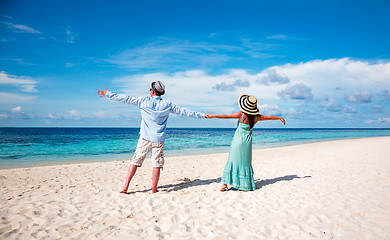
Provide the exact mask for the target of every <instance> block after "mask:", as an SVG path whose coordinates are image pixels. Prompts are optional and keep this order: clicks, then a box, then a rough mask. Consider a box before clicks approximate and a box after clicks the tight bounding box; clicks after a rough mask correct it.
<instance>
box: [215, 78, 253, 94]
mask: <svg viewBox="0 0 390 240" xmlns="http://www.w3.org/2000/svg"><path fill="white" fill-rule="evenodd" d="M250 85H251V84H250V82H249V81H248V80H241V79H235V80H234V82H232V83H226V82H225V81H223V82H221V83H217V84H216V85H215V86H214V87H213V89H215V90H217V91H225V92H233V91H236V90H237V87H250Z"/></svg>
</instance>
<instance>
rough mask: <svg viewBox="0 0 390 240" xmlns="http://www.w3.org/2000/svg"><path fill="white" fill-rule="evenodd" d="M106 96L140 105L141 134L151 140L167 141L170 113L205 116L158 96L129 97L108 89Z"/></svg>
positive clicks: (195, 116) (197, 116)
mask: <svg viewBox="0 0 390 240" xmlns="http://www.w3.org/2000/svg"><path fill="white" fill-rule="evenodd" d="M106 97H108V98H110V99H111V100H115V101H118V102H123V103H127V104H133V105H136V106H138V107H139V109H140V110H141V116H142V121H141V130H140V135H141V137H142V138H144V139H146V140H149V141H151V142H157V143H161V142H164V141H165V135H166V134H165V130H166V128H167V121H168V117H169V114H170V113H174V114H177V115H180V116H187V117H194V118H204V117H205V114H204V113H199V112H195V111H191V110H188V109H186V108H182V107H179V106H177V105H174V104H173V103H172V102H170V101H167V100H164V99H162V98H161V97H158V96H154V97H129V96H126V95H123V94H117V93H112V92H110V91H107V93H106Z"/></svg>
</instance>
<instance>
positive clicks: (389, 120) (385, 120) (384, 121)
mask: <svg viewBox="0 0 390 240" xmlns="http://www.w3.org/2000/svg"><path fill="white" fill-rule="evenodd" d="M366 123H370V124H386V125H387V124H390V118H378V119H376V120H367V121H366Z"/></svg>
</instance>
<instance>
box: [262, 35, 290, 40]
mask: <svg viewBox="0 0 390 240" xmlns="http://www.w3.org/2000/svg"><path fill="white" fill-rule="evenodd" d="M267 38H268V39H276V40H287V39H288V37H287V36H286V35H284V34H276V35H272V36H268V37H267Z"/></svg>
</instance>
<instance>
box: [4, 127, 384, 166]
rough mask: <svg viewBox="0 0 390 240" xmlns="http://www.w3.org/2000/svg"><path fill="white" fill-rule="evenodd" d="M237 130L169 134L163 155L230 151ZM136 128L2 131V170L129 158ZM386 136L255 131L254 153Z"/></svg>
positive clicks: (180, 130)
mask: <svg viewBox="0 0 390 240" xmlns="http://www.w3.org/2000/svg"><path fill="white" fill-rule="evenodd" d="M234 131H235V128H211V129H205V128H170V129H167V140H166V142H165V151H164V153H165V156H173V155H192V154H204V153H215V152H228V151H229V146H230V143H231V141H232V139H233V135H234ZM138 133H139V129H138V128H0V152H1V153H0V168H13V167H31V166H37V165H52V164H59V163H60V164H62V163H75V162H96V161H113V160H128V159H131V157H132V155H133V153H134V151H135V148H136V146H137V142H138V138H139V134H138ZM379 136H390V128H389V129H340V128H337V129H322V128H321V129H301V128H300V129H291V128H277V129H262V128H255V129H254V130H253V148H254V149H263V148H271V147H279V146H286V145H295V144H302V143H309V142H316V141H327V140H336V139H350V138H365V137H379Z"/></svg>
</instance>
